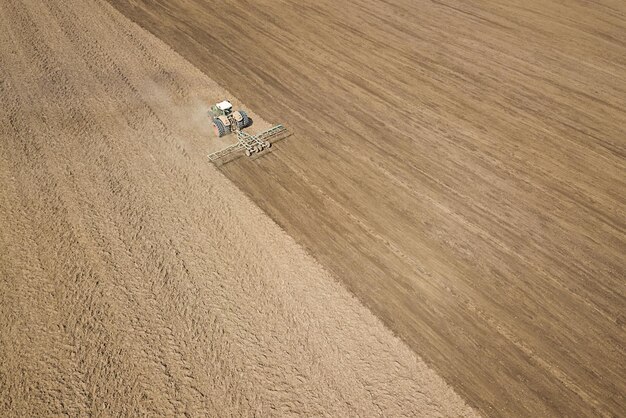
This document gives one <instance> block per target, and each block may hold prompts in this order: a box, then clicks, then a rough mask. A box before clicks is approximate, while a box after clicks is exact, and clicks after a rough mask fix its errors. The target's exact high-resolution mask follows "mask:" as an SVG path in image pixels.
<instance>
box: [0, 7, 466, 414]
mask: <svg viewBox="0 0 626 418" xmlns="http://www.w3.org/2000/svg"><path fill="white" fill-rule="evenodd" d="M0 28H2V30H0V100H1V101H2V106H1V107H0V416H19V417H26V416H52V415H61V414H64V415H65V414H67V415H70V416H86V415H96V416H98V415H101V416H120V415H127V416H139V415H145V414H150V415H160V416H174V415H183V414H185V415H189V416H199V415H209V416H228V415H243V416H249V415H254V414H256V415H258V416H268V415H287V414H301V415H308V416H311V415H331V416H346V415H357V414H358V415H379V414H387V415H400V414H411V415H427V416H457V415H468V416H470V415H474V412H473V411H472V410H471V409H469V408H468V407H467V406H466V405H465V404H464V402H463V401H462V400H461V399H460V398H459V397H458V396H457V395H456V394H455V393H454V392H453V391H452V390H451V389H450V388H449V387H448V386H447V385H446V384H445V383H444V382H443V380H442V379H441V378H439V377H438V376H437V375H436V374H435V373H434V372H433V371H431V370H430V369H428V368H427V367H426V366H425V364H424V363H423V362H422V361H421V360H419V359H418V358H417V357H416V356H415V355H414V354H413V352H412V351H410V350H409V349H408V347H406V346H405V345H404V344H403V343H402V342H401V341H400V340H399V339H397V338H395V337H394V336H392V334H391V332H390V331H388V330H387V329H386V328H384V327H383V325H382V324H381V322H380V321H379V320H378V319H376V318H375V317H374V316H373V315H372V314H371V313H370V312H369V311H368V310H366V309H365V308H364V307H363V306H362V305H360V303H359V302H358V301H357V300H356V299H355V298H354V297H352V296H351V295H350V294H349V293H348V291H347V290H346V289H344V288H343V287H342V286H341V285H340V284H339V283H338V282H337V281H335V280H334V279H333V278H332V277H331V276H329V274H328V273H327V272H325V271H324V270H323V269H322V268H321V267H320V266H319V265H318V264H316V262H315V261H314V260H313V259H312V258H311V257H310V256H309V255H307V254H306V253H305V251H303V249H302V248H300V247H299V246H298V245H297V244H296V243H295V242H294V241H293V240H292V239H291V238H290V237H289V236H287V235H286V234H285V233H284V232H283V231H282V230H281V229H280V228H279V227H278V226H277V225H276V224H275V223H273V222H272V221H271V220H270V219H269V218H268V217H267V215H265V214H264V213H263V212H262V211H261V210H260V209H259V208H258V207H256V206H255V205H254V204H253V203H252V202H251V201H250V200H249V199H248V198H247V197H245V195H244V194H243V193H242V192H240V191H239V190H238V189H237V188H236V187H235V186H234V185H233V184H231V182H230V181H229V180H227V179H226V178H225V177H224V176H223V175H222V174H221V173H220V172H219V171H217V170H216V169H215V168H214V167H213V166H211V165H209V164H208V163H207V160H206V158H205V154H206V151H207V135H208V131H209V130H208V124H207V120H206V115H205V112H206V110H207V106H206V104H207V103H209V102H210V101H215V100H217V99H220V98H223V97H228V93H227V92H225V91H224V90H222V89H221V88H219V87H218V86H217V85H216V84H215V83H214V82H213V81H211V80H210V79H208V78H207V77H206V76H204V75H203V74H202V73H200V72H199V71H198V70H196V69H195V68H194V67H192V66H191V65H190V64H189V63H187V62H186V61H184V60H183V59H182V58H181V57H179V56H178V55H176V54H175V53H174V52H173V51H171V50H169V49H168V48H167V47H166V46H165V45H164V44H162V43H161V42H160V41H158V40H156V38H153V37H152V36H151V35H149V34H148V33H147V32H144V31H143V30H142V29H140V28H139V27H137V26H135V25H134V24H132V23H131V22H130V21H129V20H127V19H126V18H125V17H123V16H122V15H121V14H119V13H118V12H117V11H116V10H115V9H113V8H112V7H111V6H110V5H109V4H108V3H105V2H103V1H100V0H84V1H82V0H81V1H68V0H50V1H45V2H43V1H39V0H32V1H23V0H2V1H0ZM257 122H258V123H259V124H260V125H262V123H260V122H261V121H260V120H259V119H258V118H257ZM212 141H214V139H212Z"/></svg>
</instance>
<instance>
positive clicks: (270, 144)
mask: <svg viewBox="0 0 626 418" xmlns="http://www.w3.org/2000/svg"><path fill="white" fill-rule="evenodd" d="M264 145H265V148H271V147H272V143H271V142H270V141H265V144H264Z"/></svg>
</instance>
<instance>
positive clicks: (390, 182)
mask: <svg viewBox="0 0 626 418" xmlns="http://www.w3.org/2000/svg"><path fill="white" fill-rule="evenodd" d="M112 3H113V4H115V5H116V6H117V7H118V8H119V9H120V10H122V11H124V12H125V13H126V14H127V15H128V16H130V17H131V18H133V19H134V20H136V21H137V22H139V23H140V24H141V25H143V26H144V27H146V28H148V29H150V30H151V31H152V32H153V33H155V34H157V35H158V36H159V37H161V39H163V40H165V41H166V42H168V43H169V44H170V45H171V46H172V47H173V48H175V49H176V50H177V51H178V52H180V53H181V54H183V55H184V56H185V57H187V58H188V59H189V60H190V61H191V62H193V63H194V64H196V65H197V66H198V67H199V68H200V69H202V70H203V71H205V72H206V73H207V74H211V75H212V76H214V77H215V78H216V80H217V81H218V82H220V83H221V84H223V85H226V86H228V87H229V90H230V91H232V92H233V93H235V94H236V95H237V96H238V97H240V98H241V99H242V100H244V101H245V102H246V103H247V104H249V105H251V106H253V108H254V109H255V110H257V111H258V112H259V113H261V116H263V117H264V118H265V119H267V120H277V121H280V122H283V123H285V124H286V125H287V126H289V127H290V128H291V129H292V130H293V131H295V133H296V134H295V135H294V136H293V137H291V138H290V139H288V140H287V141H285V142H283V143H282V144H281V145H279V147H278V148H280V149H279V150H278V151H277V152H275V153H273V154H272V155H270V156H267V158H262V159H258V160H255V161H253V162H250V161H247V160H239V161H238V162H236V163H234V164H231V165H228V166H225V168H224V172H225V173H226V175H227V176H228V177H229V178H231V179H233V180H234V181H235V183H236V184H238V185H239V186H240V187H241V188H242V189H244V190H245V191H246V192H247V193H248V195H249V196H251V197H252V198H253V199H254V200H255V201H256V202H258V203H259V205H260V206H261V207H262V208H263V209H265V211H266V212H267V213H269V214H270V215H271V217H272V218H273V219H275V220H276V221H277V222H278V223H279V224H280V225H281V226H283V227H284V228H285V229H286V231H287V232H288V233H289V234H290V235H292V236H294V237H295V238H296V239H297V241H299V242H300V243H302V244H303V245H305V246H306V247H307V248H308V249H309V250H310V252H311V253H313V254H314V255H315V256H316V258H318V260H320V261H321V262H322V263H323V264H325V265H326V266H327V267H328V268H329V269H330V270H331V271H333V272H334V273H335V275H336V276H337V277H340V278H341V279H343V280H344V281H345V283H346V284H347V286H348V287H349V288H350V290H352V291H353V292H354V293H355V294H356V295H357V296H358V297H359V299H361V300H362V301H364V302H365V303H366V305H367V306H369V307H370V308H371V309H372V311H374V312H375V313H376V314H377V315H378V316H379V317H381V318H382V319H383V320H384V322H385V323H386V324H387V325H388V326H389V327H391V328H392V329H393V330H394V331H396V332H397V333H398V334H399V335H400V336H401V337H402V338H403V339H404V340H405V341H407V342H408V343H409V345H410V346H411V347H412V348H413V350H415V352H417V353H419V354H420V355H422V356H423V358H425V359H426V360H427V362H428V363H429V364H430V365H432V366H433V367H434V368H435V369H436V370H438V371H439V372H440V373H441V374H442V375H443V376H444V377H445V379H446V380H447V381H448V382H450V383H451V384H452V385H453V386H454V387H455V388H456V389H457V391H459V392H460V393H461V394H462V395H463V396H464V397H466V399H468V400H469V401H470V402H471V403H472V404H473V405H476V406H478V407H479V408H480V409H481V411H483V412H485V413H488V414H493V415H509V416H546V415H567V416H584V415H587V416H598V415H621V414H623V412H624V411H625V410H626V398H625V393H626V380H625V379H624V376H626V353H625V351H624V350H625V347H626V331H625V326H626V317H625V314H624V312H625V311H626V280H625V277H626V223H625V221H626V130H625V129H624V127H625V126H626V111H625V109H626V2H623V1H620V0H601V1H593V2H589V1H582V0H572V1H556V0H554V1H552V0H524V1H521V0H517V1H466V0H437V1H415V0H385V1H380V0H350V1H332V0H320V1H308V2H305V1H298V0H282V1H277V0H258V1H245V0H241V1H237V2H208V1H206V0H185V1H168V2H157V1H150V0H139V1H135V2H132V3H129V2H125V1H118V0H114V1H113V2H112Z"/></svg>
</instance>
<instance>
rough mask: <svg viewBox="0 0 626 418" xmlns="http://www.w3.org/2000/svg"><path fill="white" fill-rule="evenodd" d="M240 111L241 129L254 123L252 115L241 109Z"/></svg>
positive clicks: (239, 123)
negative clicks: (251, 118)
mask: <svg viewBox="0 0 626 418" xmlns="http://www.w3.org/2000/svg"><path fill="white" fill-rule="evenodd" d="M239 113H240V114H241V120H240V121H239V122H237V124H238V125H239V129H243V128H247V127H248V126H250V125H252V121H251V120H250V117H249V116H248V114H247V113H246V112H244V111H243V110H240V111H239Z"/></svg>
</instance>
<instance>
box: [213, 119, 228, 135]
mask: <svg viewBox="0 0 626 418" xmlns="http://www.w3.org/2000/svg"><path fill="white" fill-rule="evenodd" d="M213 131H214V132H215V135H216V136H217V137H218V138H221V137H223V136H224V135H226V126H224V123H223V122H222V121H221V120H219V119H218V118H215V119H213Z"/></svg>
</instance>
